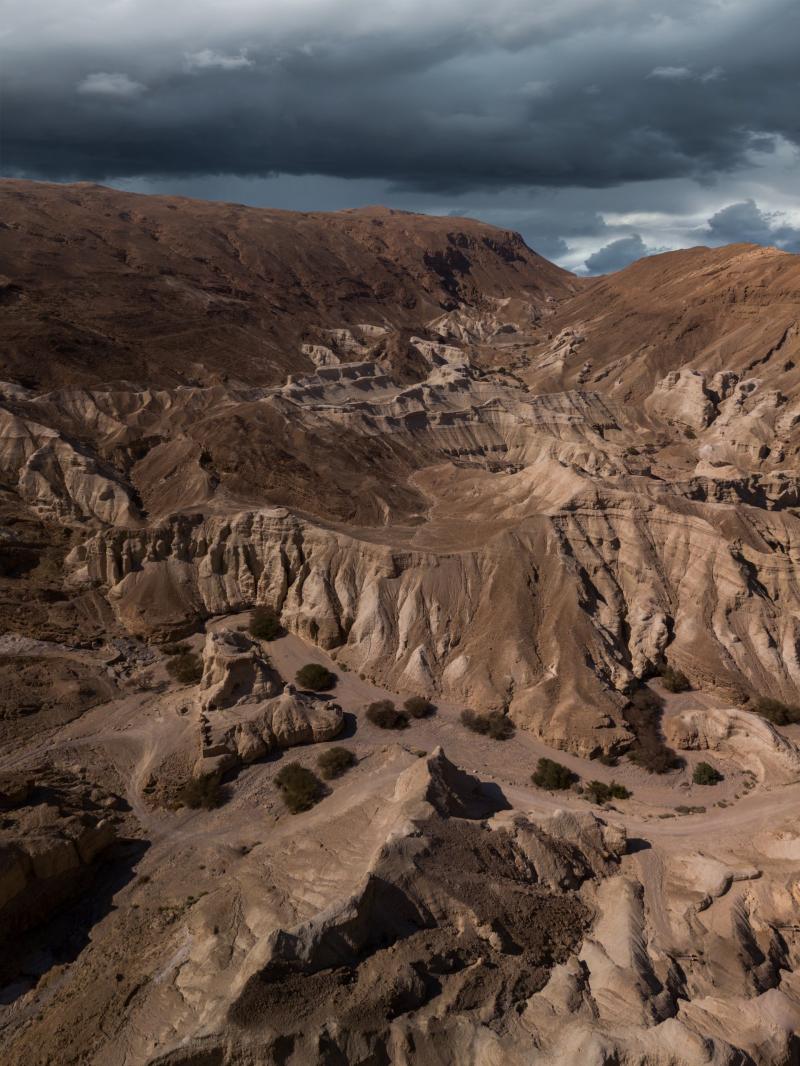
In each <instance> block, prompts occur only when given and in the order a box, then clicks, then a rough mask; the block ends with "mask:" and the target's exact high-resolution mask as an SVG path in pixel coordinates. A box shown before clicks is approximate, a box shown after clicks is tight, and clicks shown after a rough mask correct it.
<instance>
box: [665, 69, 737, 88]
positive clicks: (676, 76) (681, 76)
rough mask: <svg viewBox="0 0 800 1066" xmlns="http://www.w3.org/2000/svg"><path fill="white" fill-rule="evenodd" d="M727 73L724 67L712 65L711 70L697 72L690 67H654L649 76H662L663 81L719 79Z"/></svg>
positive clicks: (704, 81)
mask: <svg viewBox="0 0 800 1066" xmlns="http://www.w3.org/2000/svg"><path fill="white" fill-rule="evenodd" d="M724 74H725V70H724V68H723V67H711V69H710V70H706V71H702V72H701V73H700V74H697V73H695V71H693V70H691V69H690V68H689V67H653V69H652V70H651V71H650V73H649V74H648V75H647V77H648V78H660V79H661V80H662V81H701V82H703V84H705V83H706V82H709V81H718V80H719V79H720V78H722V77H723V76H724Z"/></svg>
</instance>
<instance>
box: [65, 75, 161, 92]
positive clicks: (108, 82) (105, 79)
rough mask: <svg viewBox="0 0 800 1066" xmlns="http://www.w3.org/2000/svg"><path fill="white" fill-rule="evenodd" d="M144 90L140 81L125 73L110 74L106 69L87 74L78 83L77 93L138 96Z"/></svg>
mask: <svg viewBox="0 0 800 1066" xmlns="http://www.w3.org/2000/svg"><path fill="white" fill-rule="evenodd" d="M144 90H145V86H144V85H142V83H141V82H140V81H134V80H133V78H130V77H128V75H127V74H110V73H108V72H107V71H99V72H98V73H97V74H87V75H86V77H85V78H84V79H83V81H82V82H80V83H79V84H78V92H79V93H86V94H88V95H93V96H122V97H132V96H138V95H139V93H143V92H144Z"/></svg>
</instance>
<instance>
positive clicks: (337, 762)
mask: <svg viewBox="0 0 800 1066" xmlns="http://www.w3.org/2000/svg"><path fill="white" fill-rule="evenodd" d="M355 762H356V757H355V755H354V754H353V753H352V751H350V749H349V748H328V750H327V751H323V752H321V754H320V755H319V757H318V758H317V766H318V768H319V772H320V774H321V775H322V778H323V780H324V781H332V780H333V778H334V777H341V776H342V774H343V773H344V772H345V771H346V770H349V769H350V767H351V766H355Z"/></svg>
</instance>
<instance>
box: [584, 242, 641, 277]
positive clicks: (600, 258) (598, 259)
mask: <svg viewBox="0 0 800 1066" xmlns="http://www.w3.org/2000/svg"><path fill="white" fill-rule="evenodd" d="M652 251H654V249H650V248H648V247H647V245H646V244H645V243H644V241H643V240H642V238H641V236H640V234H638V233H633V234H631V236H630V237H620V238H618V240H616V241H611V243H610V244H606V245H604V246H603V247H602V248H601V249H600V250H599V251H597V252H595V253H594V254H593V255H590V256H589V258H588V259H587V260H586V272H587V273H588V274H612V273H613V272H614V271H615V270H622V268H623V267H626V266H629V265H630V264H631V263H633V262H635V261H636V260H637V259H641V258H642V256H644V255H649V254H651V253H652Z"/></svg>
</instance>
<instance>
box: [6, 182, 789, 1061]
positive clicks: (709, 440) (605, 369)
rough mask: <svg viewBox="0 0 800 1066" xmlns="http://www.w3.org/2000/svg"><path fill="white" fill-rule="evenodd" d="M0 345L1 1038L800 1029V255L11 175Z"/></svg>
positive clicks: (243, 1054)
mask: <svg viewBox="0 0 800 1066" xmlns="http://www.w3.org/2000/svg"><path fill="white" fill-rule="evenodd" d="M0 342H1V345H0V379H2V382H1V383H0V536H2V543H1V544H0V603H1V604H2V608H1V609H0V623H1V625H0V630H1V631H2V635H0V671H2V677H3V682H4V684H3V688H2V695H0V701H1V705H2V714H1V715H0V804H1V805H2V829H1V830H0V930H2V935H3V937H4V941H5V943H4V947H5V950H4V953H3V959H2V963H1V964H0V976H2V981H0V984H1V985H2V992H0V1001H1V1003H2V1005H1V1006H0V1039H1V1040H2V1046H3V1056H2V1057H3V1062H4V1063H8V1064H9V1066H23V1064H24V1066H45V1064H51V1066H52V1064H61V1063H87V1064H88V1063H92V1064H98V1066H144V1064H147V1066H179V1064H180V1066H222V1064H228V1063H229V1064H231V1066H262V1064H264V1066H266V1064H270V1066H272V1064H282V1066H305V1064H311V1063H321V1064H322V1063H324V1064H331V1066H333V1064H360V1066H368V1064H369V1066H378V1064H383V1063H398V1064H409V1066H411V1064H419V1066H446V1064H447V1066H450V1064H452V1066H455V1064H459V1066H460V1064H465V1063H476V1064H481V1066H484V1064H485V1066H501V1064H503V1066H506V1064H508V1066H516V1064H519V1066H522V1064H526V1066H527V1064H542V1066H556V1064H558V1066H571V1064H573V1063H578V1062H581V1063H586V1064H587V1066H589V1064H591V1066H595V1064H596V1066H612V1064H614V1066H639V1064H643V1066H644V1064H647V1066H701V1064H704V1066H705V1064H707V1066H711V1064H713V1066H744V1064H757V1066H783V1064H786V1066H788V1064H790V1063H797V1062H798V1061H800V1037H798V1031H799V1030H800V827H799V826H798V818H797V812H798V803H800V710H798V708H797V704H798V702H800V700H799V697H798V689H799V688H800V257H798V256H797V255H793V254H789V253H787V252H783V251H779V250H777V249H774V248H766V247H761V246H758V245H754V244H734V245H727V246H724V247H716V248H705V247H696V248H692V249H689V250H683V251H677V252H669V253H664V254H659V255H655V256H651V257H648V258H646V259H642V260H641V261H639V262H635V263H633V264H632V265H631V266H629V267H626V268H625V269H623V270H621V271H619V272H617V273H613V274H609V275H607V276H604V277H602V276H601V277H592V278H590V277H579V276H577V275H574V274H571V273H569V272H567V271H566V270H563V269H561V268H560V267H557V266H555V265H554V264H552V263H550V262H549V261H548V260H546V259H544V258H542V257H541V256H539V255H537V254H536V253H535V252H534V251H532V250H531V249H530V248H529V247H527V245H526V244H525V242H524V241H523V240H522V238H521V237H520V236H519V235H517V234H516V233H515V232H512V231H510V230H504V229H498V228H495V227H492V226H489V225H485V224H482V223H479V222H476V221H473V220H470V219H461V218H454V217H437V218H434V217H427V216H423V215H415V214H409V213H406V212H401V211H393V210H388V209H384V208H374V209H363V210H352V211H341V212H336V213H327V214H326V213H315V212H309V213H290V212H283V211H271V210H262V209H257V208H249V207H243V206H239V205H233V204H221V203H205V202H201V201H196V200H189V199H184V198H180V197H146V196H137V195H133V194H130V193H125V192H119V191H114V190H111V189H108V188H104V187H102V186H98V185H93V184H72V185H49V184H38V183H32V182H25V181H10V180H9V181H4V182H3V183H2V184H1V185H0ZM308 664H317V665H318V666H321V667H324V668H326V671H328V672H329V674H330V675H331V676H328V677H325V676H323V675H324V671H317V674H319V675H320V676H319V677H316V678H315V677H314V676H313V675H314V672H313V671H311V672H310V673H309V672H308V671H306V673H303V672H302V668H303V667H304V666H307V665H308ZM298 673H299V674H300V677H298ZM414 697H418V699H417V700H416V701H414ZM409 700H411V701H412V702H411V704H409V707H410V710H408V711H406V710H404V709H403V708H404V703H405V702H406V701H409ZM465 712H467V713H466V715H465ZM387 726H388V728H387ZM341 748H344V749H345V750H346V754H344V755H342V754H341V753H340V754H339V756H333V757H329V760H328V763H326V762H325V760H324V758H323V757H324V756H325V753H326V752H331V751H333V750H338V749H341ZM321 758H322V759H323V761H322V762H320V759H321ZM337 758H338V759H339V763H337V762H336V760H337ZM541 760H550V761H551V762H541ZM551 763H555V764H557V765H556V767H555V768H554V767H553V766H552V765H551ZM297 765H299V767H300V768H301V769H302V771H303V773H300V772H299V771H298V770H297ZM326 766H327V767H328V770H327V771H326ZM287 767H288V768H290V769H289V772H288V773H287ZM292 774H294V779H293V778H292ZM312 775H313V776H312ZM534 778H536V780H534Z"/></svg>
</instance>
